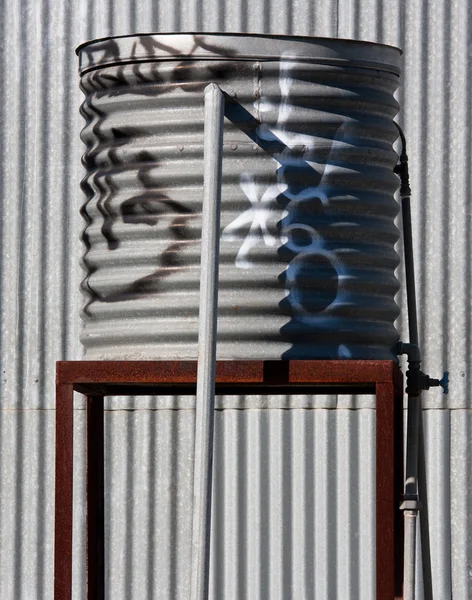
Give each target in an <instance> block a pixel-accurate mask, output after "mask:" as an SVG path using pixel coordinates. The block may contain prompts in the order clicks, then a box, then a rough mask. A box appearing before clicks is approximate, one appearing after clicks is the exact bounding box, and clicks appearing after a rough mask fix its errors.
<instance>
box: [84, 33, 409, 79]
mask: <svg viewBox="0 0 472 600" xmlns="http://www.w3.org/2000/svg"><path fill="white" fill-rule="evenodd" d="M76 52H77V54H78V56H79V72H80V74H81V75H83V74H84V73H86V72H87V71H90V70H92V69H98V68H103V67H108V66H112V65H117V64H126V63H136V62H147V61H163V60H252V61H254V60H256V61H279V60H281V59H282V60H291V61H299V62H304V61H306V62H315V63H321V64H330V65H331V64H332V65H339V66H352V67H362V68H368V69H375V70H380V71H387V72H390V73H394V74H395V75H399V74H400V56H401V50H400V49H399V48H395V47H394V46H386V45H384V44H375V43H373V42H363V41H358V40H346V39H337V38H321V37H301V36H288V35H259V34H257V35H256V34H242V33H143V34H134V35H124V36H117V37H107V38H101V39H97V40H92V41H90V42H85V43H84V44H81V45H80V46H79V47H78V48H77V50H76Z"/></svg>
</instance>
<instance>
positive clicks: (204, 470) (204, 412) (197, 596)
mask: <svg viewBox="0 0 472 600" xmlns="http://www.w3.org/2000/svg"><path fill="white" fill-rule="evenodd" d="M223 119H224V96H223V93H222V91H221V90H220V88H219V87H218V86H217V85H215V84H210V85H208V86H207V87H206V88H205V132H204V175H203V177H204V183H203V214H202V250H201V267H200V273H201V275H200V310H199V333H198V373H197V398H196V415H195V467H194V484H193V524H192V572H191V592H190V599H191V600H207V598H208V583H209V572H210V524H211V484H212V470H213V426H214V412H215V411H214V409H215V361H216V329H217V312H218V259H219V245H220V204H221V168H222V158H223Z"/></svg>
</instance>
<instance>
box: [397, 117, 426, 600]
mask: <svg viewBox="0 0 472 600" xmlns="http://www.w3.org/2000/svg"><path fill="white" fill-rule="evenodd" d="M397 127H398V130H399V133H400V138H401V144H402V151H401V155H400V162H399V164H398V165H397V168H396V169H395V172H396V173H397V174H398V175H399V176H400V181H401V186H400V198H401V210H402V225H403V248H404V261H405V279H406V293H407V305H408V333H409V338H410V344H411V345H413V346H414V347H416V348H417V349H418V355H417V356H414V357H413V358H414V359H416V360H414V361H412V362H413V363H415V364H414V368H418V369H419V368H420V364H421V355H420V352H419V340H418V321H417V316H416V315H417V313H416V286H415V267H414V259H413V235H412V228H411V205H410V198H411V189H410V184H409V176H408V156H407V154H406V140H405V136H404V135H403V131H402V130H401V129H400V127H399V126H398V125H397ZM404 346H405V345H403V346H402V348H401V349H400V350H401V352H399V353H403V352H405V351H406V350H408V348H405V347H404ZM411 350H413V348H411ZM408 358H409V361H410V356H409V357H408ZM409 366H413V365H412V364H411V363H410V364H409ZM407 391H408V389H407ZM420 419H421V391H419V392H418V393H411V392H408V420H407V435H406V469H405V490H404V497H403V503H402V505H401V509H402V510H403V518H404V528H405V549H404V567H403V568H404V571H403V577H404V579H403V582H404V583H403V595H404V600H414V599H415V584H416V580H415V579H416V524H417V518H418V511H419V497H418V441H419V440H418V434H419V422H420Z"/></svg>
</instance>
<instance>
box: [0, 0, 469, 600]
mask: <svg viewBox="0 0 472 600" xmlns="http://www.w3.org/2000/svg"><path fill="white" fill-rule="evenodd" d="M471 12H472V5H469V3H468V2H467V0H452V1H450V0H428V1H427V0H412V1H409V2H407V1H406V0H404V1H402V2H400V1H396V0H391V1H389V2H387V1H384V0H364V1H362V2H360V0H338V1H337V2H334V1H333V2H317V3H313V2H311V1H309V0H305V1H298V2H287V0H273V1H270V0H266V1H265V2H263V1H262V0H258V1H256V2H253V3H250V4H247V3H245V2H242V1H241V0H239V1H237V2H219V1H217V0H208V1H206V2H204V1H193V2H190V1H188V2H180V3H179V2H171V1H162V2H159V3H157V2H151V1H141V2H136V1H133V0H128V1H125V0H110V1H109V2H108V3H103V2H101V3H99V2H95V1H92V0H88V2H85V1H79V0H71V1H69V2H66V3H64V2H60V1H59V0H49V1H39V0H25V1H23V2H20V0H13V1H10V2H6V1H5V2H3V3H2V11H1V15H2V19H1V20H0V26H1V28H2V34H1V37H0V40H1V41H0V48H1V54H0V59H1V67H0V69H1V73H2V81H1V86H0V110H1V127H0V148H1V150H0V151H1V164H0V169H1V172H0V190H1V192H0V194H1V197H2V220H1V224H0V237H1V245H2V252H1V261H2V262H1V280H0V282H1V283H0V286H1V290H0V291H1V302H2V305H1V306H2V326H1V336H0V344H1V347H0V361H1V369H0V370H1V380H0V383H1V411H0V463H1V464H0V477H1V479H0V486H1V487H0V535H1V540H2V543H1V545H0V598H2V600H3V599H7V600H10V599H12V600H13V599H15V600H17V599H19V600H22V599H25V600H30V599H33V598H40V599H43V598H44V599H50V598H51V597H52V575H53V574H52V553H53V536H52V534H53V487H54V485H53V459H54V437H53V434H54V410H53V408H54V399H53V382H54V363H55V361H56V360H58V359H61V358H65V359H78V358H80V357H81V352H82V351H81V348H80V346H79V343H78V339H79V330H80V323H79V318H78V310H79V306H80V305H81V298H80V295H79V293H78V289H79V281H80V279H81V277H82V274H81V271H80V268H79V266H78V257H79V255H80V253H81V251H82V250H81V246H80V242H79V231H80V229H81V227H82V223H81V219H80V217H79V215H78V207H79V205H80V203H81V196H80V191H79V181H80V179H81V177H82V175H83V172H82V168H81V166H80V156H81V154H82V152H83V147H82V144H81V142H80V139H79V131H80V129H81V128H82V125H83V124H82V120H81V118H80V116H79V114H78V107H79V105H80V102H81V100H82V99H81V95H80V92H79V89H78V76H77V61H76V56H75V54H74V52H73V50H74V48H75V46H76V45H78V44H79V43H80V42H82V41H84V40H86V39H90V38H93V37H99V36H105V35H110V34H114V35H116V34H124V33H129V32H133V31H152V30H156V31H157V30H161V31H178V30H187V31H195V30H207V31H211V30H213V31H247V32H256V33H293V34H303V35H324V36H340V37H353V38H358V39H365V40H371V41H377V42H385V43H389V44H394V45H398V46H400V47H402V48H403V49H404V52H405V54H404V59H405V60H404V63H405V64H404V80H403V81H404V85H403V88H402V90H401V91H400V94H399V96H398V98H399V101H400V104H401V105H402V114H401V122H402V124H403V125H404V126H405V132H406V135H407V138H408V141H409V154H410V160H411V180H412V181H411V182H412V187H413V189H414V194H415V200H414V209H413V210H414V214H413V219H414V233H415V241H416V259H417V266H418V295H419V309H420V327H421V335H422V344H423V353H424V357H425V368H426V369H427V370H428V372H429V373H430V374H431V375H433V376H437V375H440V374H441V372H442V369H443V368H448V369H449V371H450V373H451V392H450V395H449V396H448V397H446V396H442V395H441V394H440V392H439V391H438V390H433V391H432V392H429V393H428V394H427V395H426V410H425V423H426V453H427V457H428V464H427V478H428V501H429V526H430V538H431V555H432V570H433V591H434V597H435V598H437V599H440V600H442V599H448V598H449V599H453V598H454V599H458V598H460V599H463V598H472V592H471V590H472V522H471V521H472V518H471V516H470V515H472V473H471V469H470V464H471V461H472V410H471V409H472V399H471V394H470V389H471V376H472V371H471V368H470V362H471V361H470V354H471V322H472V321H471V315H470V311H471V302H470V297H471V273H470V256H471V250H472V234H471V214H472V211H471V208H470V199H469V193H470V189H471V172H472V160H471V143H470V139H471V122H472V119H471V111H472V104H471V102H470V97H471V92H472V85H471V78H472V73H471V69H472V67H471V64H472V61H471V48H472V18H471V17H472V14H471ZM399 275H400V277H401V272H400V274H399ZM400 299H401V301H402V302H403V300H404V299H403V298H402V297H401V296H400ZM404 314H405V313H404ZM403 329H404V327H403ZM405 337H406V334H405ZM260 404H262V407H261V405H257V408H253V409H252V410H250V411H247V412H246V413H242V412H241V411H238V410H237V409H231V408H225V409H224V410H221V411H219V412H218V416H217V430H216V436H217V440H216V451H217V455H216V465H217V474H216V482H215V485H218V486H219V489H220V490H221V493H220V494H219V495H218V498H217V500H216V509H215V515H214V519H215V530H216V531H219V532H221V534H220V535H218V536H215V537H214V548H213V552H214V554H213V556H214V561H213V565H214V569H215V571H214V572H215V573H216V572H217V573H218V577H214V578H213V584H212V590H213V592H212V593H213V597H214V598H215V599H216V598H222V597H224V598H254V599H256V598H257V599H258V598H264V597H267V598H269V597H270V598H272V597H273V598H277V597H280V598H284V600H285V599H286V598H300V597H303V596H302V592H301V591H300V590H302V589H303V588H302V587H300V586H302V582H303V581H305V582H306V584H305V589H310V590H313V592H312V595H311V596H310V595H307V598H310V597H312V598H316V599H317V600H318V599H323V600H324V599H325V598H343V599H344V598H352V600H354V599H355V598H358V597H360V596H361V595H362V597H365V598H371V599H373V598H374V589H373V586H374V578H373V568H374V562H373V554H372V548H373V540H374V524H373V519H372V517H371V516H370V513H369V511H370V509H371V508H372V501H373V489H374V488H373V486H374V481H373V478H374V470H373V461H374V457H373V447H374V446H373V442H374V438H373V435H374V429H373V422H374V421H373V419H374V415H373V411H372V405H371V403H370V402H369V401H368V400H367V399H360V400H359V399H357V400H356V401H355V399H352V398H351V399H349V398H347V399H342V398H341V399H339V402H338V403H336V401H335V399H333V398H327V399H325V400H324V401H323V402H322V403H318V404H316V408H314V409H307V408H306V407H303V408H300V409H297V410H295V411H293V413H291V414H290V416H289V417H288V418H286V415H287V414H288V413H287V411H284V412H283V414H284V415H285V416H284V418H283V419H282V411H281V408H282V407H281V406H279V405H278V403H277V402H276V401H274V400H271V401H270V402H269V406H270V407H271V408H263V406H265V405H266V404H264V402H262V403H260ZM176 406H178V407H180V408H179V410H177V409H176ZM337 406H338V407H339V408H340V409H339V410H337V411H334V410H331V409H333V408H336V407H337ZM159 407H162V409H161V408H159ZM341 407H342V408H341ZM77 408H78V409H79V410H78V411H77V429H76V450H77V457H78V459H79V458H81V461H80V462H79V463H78V464H79V472H78V475H77V485H76V489H75V494H76V499H77V503H76V508H75V547H76V550H77V551H76V558H75V561H76V562H75V571H74V573H75V575H74V577H75V581H76V586H75V590H76V592H75V594H76V598H84V586H83V583H79V579H80V581H81V582H82V581H83V580H84V538H83V522H84V507H83V502H82V499H83V496H84V489H83V477H82V475H83V454H84V448H83V444H82V441H81V436H80V434H81V432H82V433H83V421H84V419H83V411H82V410H80V409H81V408H83V404H82V403H81V400H80V398H79V399H78V400H77ZM109 408H110V409H111V410H109V411H108V412H107V416H106V427H107V444H108V445H107V452H108V455H107V456H108V457H109V460H108V463H107V475H106V476H107V489H108V492H107V493H108V494H109V496H108V497H109V498H111V499H112V502H110V504H109V507H110V510H109V511H108V517H107V519H108V520H107V539H108V541H109V554H108V559H107V560H108V563H107V569H108V573H109V576H110V578H109V597H110V598H131V597H132V598H135V597H137V598H166V597H167V596H166V594H167V593H168V591H169V590H181V591H182V592H183V590H184V589H185V587H186V586H187V585H188V580H187V579H186V576H185V572H186V570H185V556H186V555H185V552H187V551H188V549H187V535H188V527H189V525H188V521H187V519H188V518H189V517H188V512H187V509H188V498H189V496H188V494H189V489H190V488H189V478H190V476H191V473H190V471H189V468H190V464H191V455H190V454H191V447H192V446H191V444H192V436H193V429H192V427H193V416H192V411H191V403H189V402H183V404H182V405H181V404H180V403H177V404H175V403H174V402H172V401H171V400H170V399H169V400H167V401H162V402H160V403H157V402H156V401H155V400H153V399H151V398H143V399H141V400H139V401H133V400H125V399H122V400H118V401H117V402H115V403H114V404H113V405H109ZM189 409H190V410H189ZM226 432H227V433H228V435H227V436H226V435H225V433H226ZM230 434H231V435H230ZM171 440H173V441H174V444H175V447H176V450H175V451H174V452H169V447H170V446H169V442H170V441H171ZM230 440H232V441H231V442H230ZM237 442H238V443H237ZM280 445H282V447H283V448H284V449H286V450H287V452H286V454H285V453H284V454H282V455H280V454H279V458H278V459H277V458H276V456H277V454H276V453H271V452H270V450H271V448H275V447H277V448H279V447H280ZM280 456H282V458H280ZM285 457H286V458H285ZM294 465H296V468H295V467H294ZM361 467H362V468H361ZM261 478H262V479H261ZM264 478H265V479H264ZM236 486H241V489H244V490H245V493H244V494H242V495H241V494H236V493H235V490H236ZM284 489H289V490H290V494H289V497H287V495H286V494H283V493H282V490H284ZM153 498H156V501H155V502H154V501H153ZM169 499H171V500H172V502H170V500H169ZM295 499H297V502H296V501H295ZM328 507H329V508H330V511H329V517H330V518H329V519H328V518H327V515H328ZM223 515H224V518H223ZM176 517H177V519H176ZM277 528H278V529H277ZM254 531H255V532H256V533H254ZM150 532H154V533H153V534H151V533H150ZM169 540H174V541H175V544H174V546H173V548H172V549H171V550H169V546H168V544H167V543H166V541H169ZM269 540H270V543H271V551H270V552H267V547H268V543H269ZM237 545H238V547H242V548H243V549H244V553H241V552H236V546H237ZM301 548H303V549H304V551H303V552H302V551H301ZM287 561H288V562H287ZM333 564H336V565H337V567H336V569H335V568H334V567H333ZM172 593H174V592H172ZM176 597H177V595H176ZM420 598H421V596H420Z"/></svg>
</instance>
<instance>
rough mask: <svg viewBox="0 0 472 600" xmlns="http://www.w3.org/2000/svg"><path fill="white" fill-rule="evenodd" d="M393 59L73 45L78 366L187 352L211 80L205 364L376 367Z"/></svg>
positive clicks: (261, 45) (324, 46)
mask: <svg viewBox="0 0 472 600" xmlns="http://www.w3.org/2000/svg"><path fill="white" fill-rule="evenodd" d="M399 55H400V53H399V51H398V50H397V49H395V48H391V47H387V46H381V45H376V44H369V43H363V42H352V41H347V40H329V39H320V38H291V37H285V36H282V37H274V36H271V37H269V36H248V35H223V34H220V35H215V34H167V35H161V34H159V35H143V36H128V37H122V38H112V39H105V40H99V41H96V42H91V43H89V44H86V45H84V46H82V47H81V48H80V49H79V56H80V64H81V67H80V68H81V85H82V90H83V92H84V94H85V101H84V103H83V106H82V114H83V116H84V118H85V120H86V126H85V128H84V130H83V133H82V139H83V141H84V142H85V144H86V147H87V148H86V152H85V155H84V165H85V167H86V170H87V173H86V176H85V178H84V180H83V189H84V191H85V193H86V195H87V200H86V202H85V204H84V206H83V208H82V214H83V217H84V218H85V221H86V227H85V231H84V234H83V241H84V244H85V253H84V258H83V264H84V267H85V271H86V276H85V279H84V282H83V286H82V287H83V292H84V295H85V298H86V302H85V306H84V310H83V319H84V330H83V335H82V342H83V344H84V345H85V348H86V357H87V358H90V359H105V358H110V359H141V358H144V359H146V358H149V359H151V358H179V359H180V358H181V359H183V358H195V357H196V347H197V329H198V294H199V285H200V229H201V203H202V187H203V135H204V117H203V114H204V113H203V90H204V88H205V86H206V85H207V84H208V83H210V82H215V83H217V84H218V85H219V86H220V87H221V88H222V89H223V90H224V92H225V93H226V109H225V132H224V158H223V189H222V215H221V256H220V283H219V290H220V291H219V313H218V356H219V358H229V359H230V358H364V359H370V358H375V359H393V358H394V355H393V354H392V347H393V345H394V344H395V342H396V341H397V339H398V334H397V332H396V330H395V327H394V321H395V319H396V317H397V315H398V307H397V305H396V303H395V300H394V297H395V294H396V292H397V290H398V282H397V279H396V278H395V275H394V271H395V268H396V266H397V264H398V256H397V254H396V252H395V249H394V244H395V242H396V241H397V239H398V231H397V228H396V227H395V225H394V218H395V216H396V214H397V212H398V206H397V203H396V202H395V200H394V198H393V194H394V192H395V190H396V188H397V185H398V182H397V177H396V175H395V174H394V173H393V168H394V165H395V163H396V159H397V156H396V154H395V152H394V151H393V148H392V144H393V142H394V141H395V139H396V137H397V134H396V128H395V126H394V124H393V118H394V117H395V115H396V113H397V111H398V105H397V102H396V101H395V99H394V97H393V94H394V92H395V90H396V88H397V86H398V80H399V69H398V64H399Z"/></svg>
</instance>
